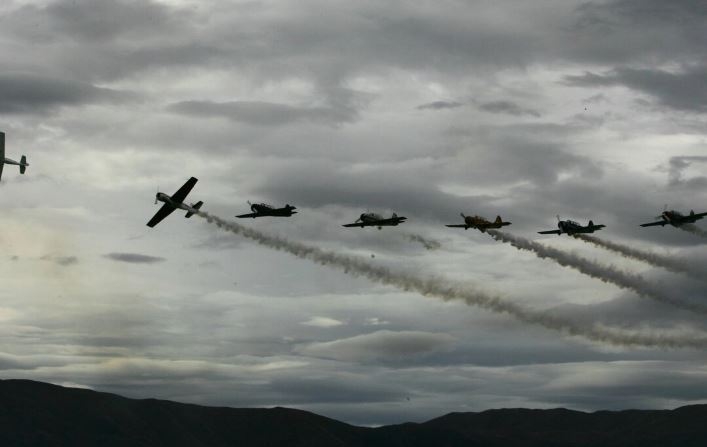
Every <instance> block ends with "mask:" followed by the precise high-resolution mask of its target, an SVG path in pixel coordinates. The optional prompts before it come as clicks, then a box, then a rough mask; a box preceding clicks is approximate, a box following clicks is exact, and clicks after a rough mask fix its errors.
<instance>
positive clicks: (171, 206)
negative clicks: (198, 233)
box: [147, 177, 204, 228]
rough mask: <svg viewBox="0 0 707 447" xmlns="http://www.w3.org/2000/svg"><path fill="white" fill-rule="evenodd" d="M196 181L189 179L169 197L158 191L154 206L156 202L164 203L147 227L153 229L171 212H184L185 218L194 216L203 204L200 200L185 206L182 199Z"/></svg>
mask: <svg viewBox="0 0 707 447" xmlns="http://www.w3.org/2000/svg"><path fill="white" fill-rule="evenodd" d="M197 181H198V180H197V179H196V178H194V177H192V178H190V179H189V180H187V182H186V183H185V184H184V185H182V187H181V188H179V189H178V190H177V192H175V193H174V194H172V195H171V196H169V195H167V194H165V193H163V192H159V191H158V192H157V194H156V195H155V205H157V202H164V205H162V208H160V209H159V210H158V211H157V213H156V214H155V215H154V216H153V217H152V219H150V221H149V222H147V226H148V227H150V228H152V227H154V226H155V225H157V224H158V223H160V222H161V221H162V219H164V218H165V217H167V216H169V215H170V214H172V212H173V211H174V210H176V209H180V210H184V211H186V212H187V214H186V215H185V216H184V217H187V218H189V217H191V216H193V215H194V214H196V213H197V211H199V208H201V205H203V204H204V202H202V201H201V200H200V201H198V202H196V203H194V204H192V205H187V204H186V203H184V199H186V197H187V194H189V192H190V191H191V190H192V188H193V187H194V185H196V182H197Z"/></svg>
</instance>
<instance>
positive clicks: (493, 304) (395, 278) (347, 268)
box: [197, 211, 707, 348]
mask: <svg viewBox="0 0 707 447" xmlns="http://www.w3.org/2000/svg"><path fill="white" fill-rule="evenodd" d="M197 215H199V216H200V217H203V218H204V219H206V220H207V221H208V222H209V223H213V224H216V225H217V226H218V227H219V228H222V229H224V230H226V231H230V232H231V233H234V234H236V235H239V236H243V237H245V238H248V239H250V240H252V241H255V242H256V243H258V244H261V245H264V246H266V247H269V248H273V249H275V250H282V251H286V252H288V253H290V254H292V255H294V256H296V257H298V258H301V259H307V260H310V261H313V262H316V263H318V264H321V265H326V266H330V267H335V268H338V269H340V270H342V271H344V272H345V273H347V274H349V275H352V276H358V277H365V278H368V279H370V280H372V281H374V282H377V283H379V284H385V285H390V286H394V287H397V288H399V289H401V290H405V291H416V292H418V293H420V294H422V295H425V296H434V297H437V298H440V299H442V300H443V301H451V300H458V301H463V302H464V303H466V304H467V305H470V306H478V307H481V308H483V309H486V310H489V311H492V312H496V313H501V314H506V315H509V316H512V317H514V318H515V319H517V320H519V321H522V322H525V323H530V324H535V325H540V326H543V327H545V328H546V329H551V330H555V331H559V332H562V333H564V334H567V335H571V336H579V337H584V338H586V339H589V340H592V341H596V342H602V343H608V344H613V345H618V346H645V347H658V348H707V336H704V335H698V334H694V335H691V334H682V335H675V334H664V333H645V332H636V331H626V330H619V329H606V328H603V327H601V326H597V325H595V326H585V325H581V324H579V323H577V322H573V321H571V320H567V319H564V318H561V317H556V316H553V315H550V314H547V313H544V312H538V311H534V310H532V309H528V308H525V307H522V306H519V305H517V304H515V303H512V302H510V301H507V300H504V299H502V298H501V297H499V296H495V295H491V294H488V293H484V292H481V291H479V290H476V289H475V288H474V287H473V286H471V285H468V284H459V283H456V284H455V283H453V282H451V281H449V280H447V279H444V278H439V277H434V276H421V275H415V274H411V273H403V272H394V271H392V270H390V269H388V268H386V267H383V266H379V265H376V264H371V263H369V262H368V261H366V260H365V259H363V258H358V257H354V256H348V255H342V254H337V253H334V252H330V251H325V250H321V249H319V248H317V247H312V246H309V245H305V244H301V243H298V242H293V241H289V240H287V239H285V238H282V237H277V236H272V235H269V234H266V233H263V232H260V231H258V230H254V229H251V228H246V227H244V226H242V225H240V224H238V223H235V222H229V221H227V220H224V219H222V218H220V217H218V216H214V215H211V214H208V213H206V212H203V211H199V212H198V213H197Z"/></svg>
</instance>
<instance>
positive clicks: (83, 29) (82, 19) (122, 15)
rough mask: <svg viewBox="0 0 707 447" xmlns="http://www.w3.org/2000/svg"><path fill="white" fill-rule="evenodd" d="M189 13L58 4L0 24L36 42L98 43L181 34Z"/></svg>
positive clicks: (141, 6) (128, 0)
mask: <svg viewBox="0 0 707 447" xmlns="http://www.w3.org/2000/svg"><path fill="white" fill-rule="evenodd" d="M187 12H188V11H187V10H184V9H177V8H170V7H168V6H166V5H162V4H160V3H157V2H154V1H151V0H147V1H141V0H55V1H51V2H49V4H47V5H42V6H38V5H32V4H29V5H24V6H22V7H20V8H18V9H16V10H15V11H13V12H12V13H10V14H9V15H8V16H7V18H6V19H5V20H2V22H0V23H3V25H5V27H6V28H8V29H10V30H12V31H13V33H14V34H17V35H20V36H25V37H26V38H28V39H31V40H34V41H51V40H53V41H56V40H57V39H59V40H61V39H70V40H76V41H79V42H85V41H91V42H93V43H95V42H100V41H108V40H110V39H116V38H119V37H126V38H129V39H136V38H144V37H146V36H150V35H156V34H158V33H164V32H169V31H179V30H180V29H181V28H182V27H183V26H184V23H185V22H184V21H183V19H185V18H187V16H188V14H187Z"/></svg>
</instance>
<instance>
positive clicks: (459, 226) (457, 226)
mask: <svg viewBox="0 0 707 447" xmlns="http://www.w3.org/2000/svg"><path fill="white" fill-rule="evenodd" d="M445 227H449V228H466V225H465V224H460V225H445Z"/></svg>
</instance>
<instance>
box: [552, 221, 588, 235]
mask: <svg viewBox="0 0 707 447" xmlns="http://www.w3.org/2000/svg"><path fill="white" fill-rule="evenodd" d="M557 228H559V229H560V232H562V233H566V234H569V235H572V234H579V233H594V231H595V228H594V225H591V224H590V225H587V226H586V227H585V226H582V225H580V224H578V223H577V222H573V221H571V220H563V221H560V222H558V223H557Z"/></svg>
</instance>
